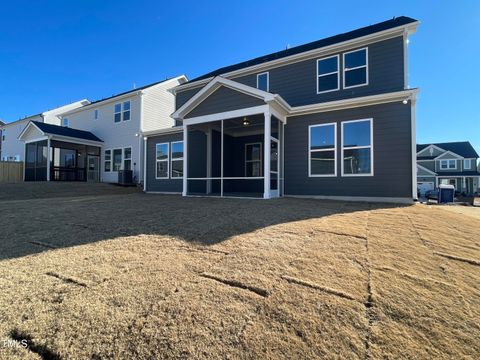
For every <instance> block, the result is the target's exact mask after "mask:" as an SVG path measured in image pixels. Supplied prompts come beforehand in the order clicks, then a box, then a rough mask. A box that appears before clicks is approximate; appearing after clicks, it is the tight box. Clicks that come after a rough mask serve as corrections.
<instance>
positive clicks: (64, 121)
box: [62, 117, 70, 127]
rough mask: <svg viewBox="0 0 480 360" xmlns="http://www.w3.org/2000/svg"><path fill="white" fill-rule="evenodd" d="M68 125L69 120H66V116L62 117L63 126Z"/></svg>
mask: <svg viewBox="0 0 480 360" xmlns="http://www.w3.org/2000/svg"><path fill="white" fill-rule="evenodd" d="M65 124H66V125H65ZM68 125H70V120H68V118H66V117H65V118H62V126H63V127H68Z"/></svg>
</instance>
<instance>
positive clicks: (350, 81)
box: [343, 48, 368, 89]
mask: <svg viewBox="0 0 480 360" xmlns="http://www.w3.org/2000/svg"><path fill="white" fill-rule="evenodd" d="M363 85H368V49H367V48H363V49H359V50H354V51H349V52H346V53H344V54H343V88H344V89H348V88H353V87H357V86H363Z"/></svg>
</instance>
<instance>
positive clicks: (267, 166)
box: [263, 111, 272, 199]
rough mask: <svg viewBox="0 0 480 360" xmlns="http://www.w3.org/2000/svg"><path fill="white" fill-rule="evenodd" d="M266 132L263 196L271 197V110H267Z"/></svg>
mask: <svg viewBox="0 0 480 360" xmlns="http://www.w3.org/2000/svg"><path fill="white" fill-rule="evenodd" d="M264 117H265V134H264V140H263V152H264V157H263V159H264V161H263V177H264V180H263V198H264V199H270V146H271V145H270V141H271V140H270V137H271V132H272V122H271V117H272V114H271V113H270V111H265V113H264Z"/></svg>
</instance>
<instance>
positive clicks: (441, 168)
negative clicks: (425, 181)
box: [440, 159, 457, 170]
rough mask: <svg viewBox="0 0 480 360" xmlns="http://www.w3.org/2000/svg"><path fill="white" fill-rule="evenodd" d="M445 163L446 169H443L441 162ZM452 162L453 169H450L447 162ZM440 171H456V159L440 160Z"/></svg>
mask: <svg viewBox="0 0 480 360" xmlns="http://www.w3.org/2000/svg"><path fill="white" fill-rule="evenodd" d="M444 161H445V162H446V164H447V167H443V165H442V164H443V162H444ZM450 161H453V163H454V164H455V167H453V168H452V167H450V165H449V162H450ZM440 170H457V160H456V159H440Z"/></svg>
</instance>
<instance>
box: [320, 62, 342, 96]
mask: <svg viewBox="0 0 480 360" xmlns="http://www.w3.org/2000/svg"><path fill="white" fill-rule="evenodd" d="M332 58H337V71H333V72H330V73H326V74H321V75H319V74H318V63H319V62H320V61H323V60H328V59H332ZM333 74H337V88H336V89H329V90H323V91H319V90H318V80H319V78H320V77H324V76H328V75H333ZM338 90H340V55H339V54H337V55H332V56H327V57H323V58H320V59H317V94H324V93H328V92H332V91H338Z"/></svg>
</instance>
